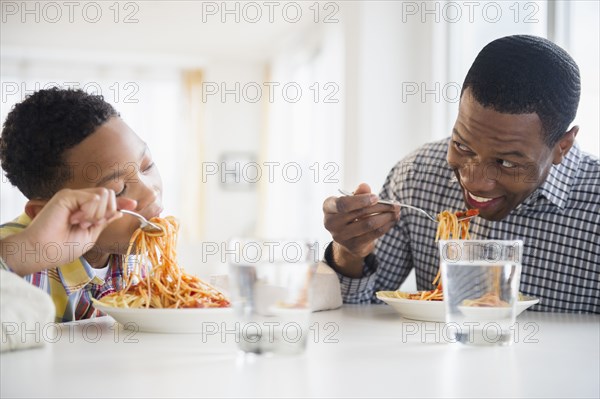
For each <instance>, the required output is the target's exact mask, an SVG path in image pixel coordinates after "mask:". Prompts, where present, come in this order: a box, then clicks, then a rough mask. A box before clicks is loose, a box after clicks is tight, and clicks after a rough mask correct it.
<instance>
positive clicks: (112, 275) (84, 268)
mask: <svg viewBox="0 0 600 399" xmlns="http://www.w3.org/2000/svg"><path fill="white" fill-rule="evenodd" d="M29 223H31V219H30V218H29V217H28V216H27V215H26V214H23V215H21V216H19V217H18V218H17V219H15V220H14V221H12V222H10V223H6V224H3V225H2V226H0V238H6V237H7V236H10V235H12V234H15V233H17V232H18V231H20V230H22V229H24V228H25V227H27V225H29ZM123 258H124V257H123V256H120V255H111V256H110V258H109V268H108V272H107V274H106V278H105V279H104V280H102V279H101V278H99V277H98V276H96V273H95V272H94V269H93V268H92V267H91V266H90V264H89V263H88V262H87V261H86V260H85V259H84V258H83V257H80V258H79V259H77V260H75V261H74V262H71V263H69V264H66V265H62V266H59V267H57V268H52V269H45V270H43V271H41V272H38V273H34V274H31V275H28V276H25V277H23V278H24V279H25V280H26V281H28V282H30V283H31V284H33V285H35V286H36V287H39V288H41V289H42V290H44V291H46V292H47V293H48V294H49V295H50V296H51V297H52V301H53V302H54V305H55V307H56V322H66V321H73V320H79V319H87V318H90V317H95V316H103V315H104V313H102V312H100V311H99V310H96V309H95V308H94V307H93V305H92V302H91V298H96V299H100V298H102V297H103V296H105V295H107V294H110V293H111V292H115V291H118V290H120V289H121V287H122V285H123ZM2 266H3V268H5V269H6V270H10V269H8V267H7V266H6V265H4V262H2ZM130 267H131V265H130Z"/></svg>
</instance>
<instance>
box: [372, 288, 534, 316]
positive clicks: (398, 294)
mask: <svg viewBox="0 0 600 399" xmlns="http://www.w3.org/2000/svg"><path fill="white" fill-rule="evenodd" d="M415 295H420V292H402V291H378V292H377V298H379V299H380V300H382V301H384V302H385V303H387V304H388V305H390V306H391V307H393V308H394V309H395V310H396V311H397V312H398V313H399V314H400V315H401V316H402V317H404V318H405V319H410V320H420V321H436V322H445V320H446V310H445V307H444V306H445V304H444V301H424V300H419V299H410V297H411V296H412V297H414V296H415ZM539 301H540V300H539V299H538V298H534V297H531V296H527V295H521V294H519V301H518V302H517V309H516V314H517V316H518V315H520V314H521V313H523V311H525V310H526V309H527V308H529V307H531V306H533V305H535V304H536V303H538V302H539ZM481 309H483V308H479V309H476V310H475V311H479V312H481ZM484 311H485V310H484Z"/></svg>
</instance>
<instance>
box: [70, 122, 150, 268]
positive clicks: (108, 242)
mask: <svg viewBox="0 0 600 399" xmlns="http://www.w3.org/2000/svg"><path fill="white" fill-rule="evenodd" d="M65 161H66V163H67V165H69V167H70V168H71V171H72V173H73V175H72V178H71V179H69V181H68V182H67V184H66V185H65V188H71V189H78V188H89V187H106V188H109V189H111V190H114V191H115V193H116V194H117V196H124V197H126V198H130V199H134V200H136V201H137V204H138V205H137V208H136V209H135V211H136V212H138V213H140V214H142V215H143V216H145V217H146V218H147V219H150V218H152V217H155V216H158V215H159V214H160V213H161V212H162V181H161V178H160V174H159V172H158V168H157V167H156V165H154V162H153V161H152V156H151V155H150V150H149V149H148V147H147V146H146V143H145V142H144V141H142V140H141V139H140V138H139V137H138V136H137V135H136V134H135V133H134V132H133V130H131V128H130V127H129V126H127V124H126V123H125V122H123V120H122V119H121V118H119V117H113V118H111V119H109V120H108V121H107V122H106V123H104V124H103V125H102V126H100V127H99V128H98V129H96V131H95V132H94V133H92V134H91V135H90V136H88V137H87V138H86V139H85V140H83V141H82V142H81V143H79V144H78V145H76V146H75V147H73V148H71V149H70V150H68V151H67V152H66V153H65ZM139 225H140V224H139V221H138V220H137V219H136V218H134V217H129V216H123V217H122V218H120V219H118V220H116V221H114V222H112V223H111V224H110V225H109V226H108V227H107V228H106V229H105V230H104V231H103V232H102V234H100V237H99V238H98V241H97V242H96V244H95V246H94V248H93V251H91V252H90V253H89V256H91V257H94V256H99V257H103V256H102V254H104V255H106V254H108V253H118V254H124V253H125V252H126V251H127V247H128V245H129V240H130V238H131V235H132V234H133V232H134V231H135V230H136V229H137V228H138V227H139ZM96 251H99V252H96ZM94 254H95V255H94ZM86 257H87V256H86ZM88 261H90V263H94V262H93V259H88Z"/></svg>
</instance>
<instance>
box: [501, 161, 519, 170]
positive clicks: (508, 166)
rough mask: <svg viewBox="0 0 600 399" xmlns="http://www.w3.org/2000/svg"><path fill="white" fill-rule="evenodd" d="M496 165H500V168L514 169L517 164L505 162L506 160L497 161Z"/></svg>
mask: <svg viewBox="0 0 600 399" xmlns="http://www.w3.org/2000/svg"><path fill="white" fill-rule="evenodd" d="M498 163H499V164H500V166H503V167H505V168H514V167H515V166H517V164H515V163H513V162H510V161H507V160H506V159H499V160H498Z"/></svg>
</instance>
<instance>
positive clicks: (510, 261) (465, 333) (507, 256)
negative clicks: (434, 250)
mask: <svg viewBox="0 0 600 399" xmlns="http://www.w3.org/2000/svg"><path fill="white" fill-rule="evenodd" d="M439 249H440V258H441V268H442V285H443V290H444V304H445V308H446V323H447V324H446V331H448V337H447V338H448V339H449V340H450V342H460V343H463V344H467V345H510V344H512V342H513V332H514V328H515V318H516V304H517V301H518V296H519V281H520V277H521V260H522V254H523V241H521V240H508V241H500V240H447V241H440V242H439Z"/></svg>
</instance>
